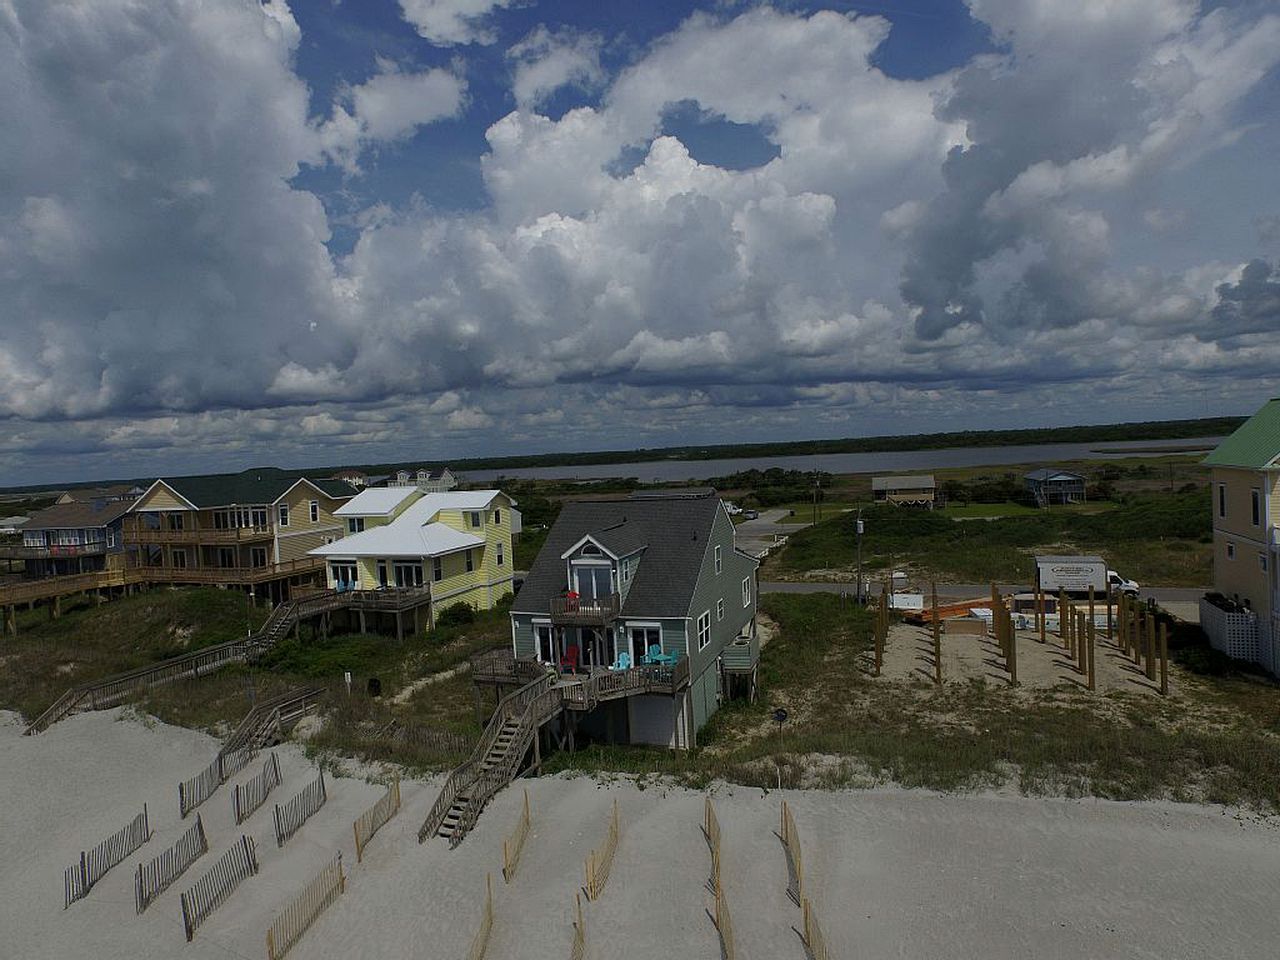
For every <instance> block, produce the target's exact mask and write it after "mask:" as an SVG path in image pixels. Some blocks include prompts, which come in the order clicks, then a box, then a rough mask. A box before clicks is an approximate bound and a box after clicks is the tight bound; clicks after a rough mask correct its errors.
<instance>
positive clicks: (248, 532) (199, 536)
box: [124, 524, 275, 544]
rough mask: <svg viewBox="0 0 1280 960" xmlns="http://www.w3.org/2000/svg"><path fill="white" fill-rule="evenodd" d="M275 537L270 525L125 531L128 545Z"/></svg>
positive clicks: (217, 542) (145, 527)
mask: <svg viewBox="0 0 1280 960" xmlns="http://www.w3.org/2000/svg"><path fill="white" fill-rule="evenodd" d="M273 536H275V529H274V528H273V527H272V526H271V525H270V524H267V525H266V526H253V527H232V528H230V529H217V528H205V527H196V528H194V529H190V530H187V529H183V530H168V529H163V528H159V527H148V526H145V525H143V524H138V525H136V526H134V525H131V526H127V527H125V529H124V538H125V541H126V542H128V543H196V544H205V543H208V544H227V543H249V542H251V541H258V540H270V539H271V538H272V537H273Z"/></svg>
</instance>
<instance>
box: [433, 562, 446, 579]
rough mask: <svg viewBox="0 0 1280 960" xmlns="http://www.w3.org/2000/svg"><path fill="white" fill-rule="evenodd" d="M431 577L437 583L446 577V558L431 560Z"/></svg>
mask: <svg viewBox="0 0 1280 960" xmlns="http://www.w3.org/2000/svg"><path fill="white" fill-rule="evenodd" d="M431 579H432V580H434V581H436V582H437V583H439V582H440V581H441V580H443V579H444V560H442V559H441V558H440V557H436V558H435V559H434V560H432V561H431Z"/></svg>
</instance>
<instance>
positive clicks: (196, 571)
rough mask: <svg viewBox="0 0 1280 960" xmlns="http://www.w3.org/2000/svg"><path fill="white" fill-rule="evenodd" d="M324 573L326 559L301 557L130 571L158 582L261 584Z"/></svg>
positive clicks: (140, 567) (141, 567)
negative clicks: (241, 564)
mask: <svg viewBox="0 0 1280 960" xmlns="http://www.w3.org/2000/svg"><path fill="white" fill-rule="evenodd" d="M323 570H324V558H323V557H302V558H301V559H298V560H289V561H286V562H285V563H268V564H264V565H263V566H260V567H173V566H151V565H149V564H145V563H132V564H130V565H129V572H130V573H133V574H135V575H136V576H138V577H140V578H141V579H143V580H149V581H152V582H155V583H262V582H264V581H266V580H276V579H279V578H280V577H291V576H295V575H302V574H307V573H316V572H319V571H323Z"/></svg>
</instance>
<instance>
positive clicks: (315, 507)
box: [311, 500, 320, 523]
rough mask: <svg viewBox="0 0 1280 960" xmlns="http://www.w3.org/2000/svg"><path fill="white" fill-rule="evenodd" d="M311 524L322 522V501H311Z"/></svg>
mask: <svg viewBox="0 0 1280 960" xmlns="http://www.w3.org/2000/svg"><path fill="white" fill-rule="evenodd" d="M311 522H312V523H319V522H320V501H319V500H312V501H311Z"/></svg>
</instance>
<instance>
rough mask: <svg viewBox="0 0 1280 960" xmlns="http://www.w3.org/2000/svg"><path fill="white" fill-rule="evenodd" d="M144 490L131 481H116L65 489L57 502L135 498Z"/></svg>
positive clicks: (89, 501)
mask: <svg viewBox="0 0 1280 960" xmlns="http://www.w3.org/2000/svg"><path fill="white" fill-rule="evenodd" d="M145 492H146V488H145V487H140V486H138V485H137V484H133V483H118V484H115V485H114V486H110V487H77V488H73V489H71V490H67V491H65V492H64V493H63V494H62V495H61V496H59V497H58V499H57V500H55V501H54V503H55V504H57V503H92V502H93V501H95V500H102V501H109V500H136V499H137V498H138V497H140V496H142V495H143V494H144V493H145Z"/></svg>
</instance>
